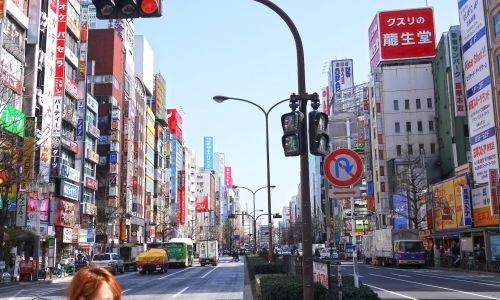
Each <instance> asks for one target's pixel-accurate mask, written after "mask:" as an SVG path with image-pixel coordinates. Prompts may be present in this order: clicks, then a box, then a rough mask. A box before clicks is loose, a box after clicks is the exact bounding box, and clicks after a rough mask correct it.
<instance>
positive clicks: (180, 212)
mask: <svg viewBox="0 0 500 300" xmlns="http://www.w3.org/2000/svg"><path fill="white" fill-rule="evenodd" d="M177 221H178V222H179V224H181V225H183V224H184V223H186V171H184V170H179V171H178V179H177Z"/></svg>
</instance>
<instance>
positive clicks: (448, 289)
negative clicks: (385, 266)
mask: <svg viewBox="0 0 500 300" xmlns="http://www.w3.org/2000/svg"><path fill="white" fill-rule="evenodd" d="M369 275H372V276H376V277H382V278H388V279H392V280H399V281H403V282H409V283H412V284H419V285H424V286H430V287H433V288H437V289H442V290H447V291H452V292H457V293H462V294H467V295H472V296H476V297H482V298H486V299H494V300H500V298H495V297H490V296H485V295H481V294H476V293H471V292H466V291H461V290H456V289H450V288H445V287H442V286H438V285H432V284H427V283H421V282H415V281H410V280H404V279H399V278H394V277H390V276H383V275H377V274H373V273H370V274H369Z"/></svg>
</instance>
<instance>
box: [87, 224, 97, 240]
mask: <svg viewBox="0 0 500 300" xmlns="http://www.w3.org/2000/svg"><path fill="white" fill-rule="evenodd" d="M94 242H95V239H94V229H93V228H88V229H87V243H94Z"/></svg>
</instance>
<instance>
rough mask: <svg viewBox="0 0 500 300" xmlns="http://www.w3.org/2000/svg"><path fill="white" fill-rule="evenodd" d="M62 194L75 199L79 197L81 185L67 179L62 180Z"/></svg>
mask: <svg viewBox="0 0 500 300" xmlns="http://www.w3.org/2000/svg"><path fill="white" fill-rule="evenodd" d="M60 194H61V196H63V197H65V198H69V199H73V200H77V201H78V199H79V196H80V187H79V186H78V185H75V184H72V183H69V182H67V181H66V180H61V190H60Z"/></svg>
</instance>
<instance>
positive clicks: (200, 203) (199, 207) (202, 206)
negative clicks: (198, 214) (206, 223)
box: [195, 196, 208, 211]
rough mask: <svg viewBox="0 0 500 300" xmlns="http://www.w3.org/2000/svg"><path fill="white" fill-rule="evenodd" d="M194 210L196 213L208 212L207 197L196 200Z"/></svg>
mask: <svg viewBox="0 0 500 300" xmlns="http://www.w3.org/2000/svg"><path fill="white" fill-rule="evenodd" d="M195 210H196V211H206V210H208V196H206V197H203V198H201V199H196V204H195Z"/></svg>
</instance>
